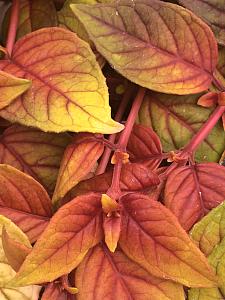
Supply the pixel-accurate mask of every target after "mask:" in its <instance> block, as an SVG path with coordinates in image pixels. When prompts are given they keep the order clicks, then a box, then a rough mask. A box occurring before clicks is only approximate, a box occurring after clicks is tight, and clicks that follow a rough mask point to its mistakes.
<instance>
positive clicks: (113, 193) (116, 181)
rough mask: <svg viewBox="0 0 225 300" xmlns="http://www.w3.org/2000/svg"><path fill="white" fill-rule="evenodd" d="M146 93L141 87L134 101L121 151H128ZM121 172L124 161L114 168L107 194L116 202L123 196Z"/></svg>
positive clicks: (123, 132)
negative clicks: (130, 138)
mask: <svg viewBox="0 0 225 300" xmlns="http://www.w3.org/2000/svg"><path fill="white" fill-rule="evenodd" d="M145 92H146V89H145V88H143V87H140V88H139V90H138V93H137V96H136V98H135V99H134V102H133V105H132V108H131V111H130V113H129V116H128V119H127V121H126V125H125V129H124V130H123V131H122V133H121V135H120V138H119V142H118V148H119V149H121V150H122V151H126V147H127V143H128V140H129V137H130V134H131V131H132V128H133V126H134V122H135V120H136V117H137V114H138V111H139V109H140V106H141V104H142V101H143V99H144V96H145ZM121 170H122V161H121V160H120V161H119V162H117V163H116V164H115V166H114V169H113V178H112V184H111V187H110V188H109V190H108V191H107V194H108V195H109V196H110V197H112V198H113V199H115V200H117V199H118V198H119V196H120V195H121V190H120V176H121Z"/></svg>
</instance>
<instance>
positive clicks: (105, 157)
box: [95, 86, 134, 175]
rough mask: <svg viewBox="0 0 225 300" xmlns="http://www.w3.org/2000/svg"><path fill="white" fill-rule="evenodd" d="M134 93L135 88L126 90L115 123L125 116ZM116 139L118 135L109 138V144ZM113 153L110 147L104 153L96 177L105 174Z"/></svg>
mask: <svg viewBox="0 0 225 300" xmlns="http://www.w3.org/2000/svg"><path fill="white" fill-rule="evenodd" d="M133 91H134V88H133V86H131V87H128V88H127V89H126V92H125V93H124V96H123V98H122V100H121V103H120V106H119V109H118V111H117V113H116V115H115V121H117V122H120V121H121V120H122V117H123V114H124V112H125V110H126V107H127V104H128V102H129V100H130V97H131V95H132V93H133ZM115 139H116V134H111V135H110V136H109V142H110V143H111V144H112V143H114V142H115ZM111 151H112V150H111V149H110V148H108V147H106V148H105V151H104V153H103V155H102V158H101V161H100V163H99V165H98V168H97V170H96V172H95V175H99V174H103V173H104V172H105V170H106V167H107V165H108V162H109V158H110V155H111Z"/></svg>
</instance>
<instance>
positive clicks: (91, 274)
mask: <svg viewBox="0 0 225 300" xmlns="http://www.w3.org/2000/svg"><path fill="white" fill-rule="evenodd" d="M75 283H76V286H77V287H78V290H79V293H78V294H77V300H100V299H101V300H103V299H107V300H109V299H110V300H113V299H115V300H127V299H133V300H146V299H151V300H174V299H175V298H176V300H184V292H183V288H182V286H181V285H179V284H177V283H173V282H171V281H168V280H166V279H159V278H156V277H154V276H152V275H150V274H149V273H147V272H146V270H144V269H143V268H142V267H140V266H139V265H138V264H136V263H135V262H133V261H132V260H130V259H129V258H128V257H127V256H126V255H125V254H124V253H123V252H122V251H116V252H115V253H110V252H109V251H108V249H107V248H106V247H105V246H104V245H99V246H96V247H95V248H93V249H91V250H90V252H89V253H88V254H87V256H86V257H85V259H84V260H83V262H82V263H81V264H80V265H79V267H78V268H77V270H76V277H75Z"/></svg>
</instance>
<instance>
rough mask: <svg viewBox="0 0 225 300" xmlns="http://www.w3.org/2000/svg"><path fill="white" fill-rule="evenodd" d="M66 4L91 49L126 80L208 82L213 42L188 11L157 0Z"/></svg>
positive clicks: (187, 90)
mask: <svg viewBox="0 0 225 300" xmlns="http://www.w3.org/2000/svg"><path fill="white" fill-rule="evenodd" d="M71 7H72V9H73V11H74V13H75V15H76V16H77V17H78V18H79V19H80V20H81V21H82V23H83V24H84V26H85V28H86V30H87V32H88V34H89V36H90V38H91V39H92V41H93V42H94V43H95V45H96V48H97V50H98V51H99V52H100V53H101V54H102V55H103V56H104V57H105V58H106V59H107V60H108V61H109V62H110V64H111V65H112V66H113V67H114V68H115V69H116V70H117V71H118V72H120V73H121V74H122V75H123V76H125V77H127V78H128V79H130V80H131V81H133V82H135V83H137V84H139V85H141V86H144V87H147V88H149V89H151V90H156V91H160V92H165V93H173V94H193V93H198V92H201V91H203V90H205V89H207V88H208V87H209V85H210V83H211V81H212V74H213V71H214V69H215V66H216V63H217V44H216V40H215V38H214V35H213V33H212V32H211V30H210V29H209V27H208V26H207V25H206V24H205V23H203V22H202V21H201V20H200V19H199V18H197V17H196V16H195V15H194V14H192V13H191V12H190V11H188V10H185V9H183V8H182V7H180V6H176V5H174V4H171V3H164V2H162V1H158V0H150V1H149V0H144V1H143V0H133V1H132V0H122V1H119V2H113V3H110V4H107V3H106V4H98V5H95V6H94V7H93V6H90V5H83V4H77V5H71ZM161 32H163V36H162V35H161ZM184 32H185V34H184ZM168 73H169V74H170V76H168Z"/></svg>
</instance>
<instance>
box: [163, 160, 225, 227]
mask: <svg viewBox="0 0 225 300" xmlns="http://www.w3.org/2000/svg"><path fill="white" fill-rule="evenodd" d="M224 182H225V168H224V167H222V166H220V165H218V164H215V163H206V164H196V165H190V166H183V167H179V168H177V169H175V170H174V171H173V172H171V173H170V174H169V176H168V178H167V181H166V185H165V189H164V204H165V206H166V207H167V208H168V209H170V210H171V211H172V213H173V214H174V215H175V216H176V217H177V218H178V220H179V222H180V224H181V225H182V227H183V228H184V229H185V230H189V229H190V228H191V227H192V226H193V225H194V224H195V223H196V222H197V221H198V220H199V219H201V218H202V217H203V216H204V215H206V214H207V213H208V212H209V211H210V210H211V209H212V208H214V207H216V206H217V205H219V204H220V203H221V202H223V201H224V199H225V185H224Z"/></svg>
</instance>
